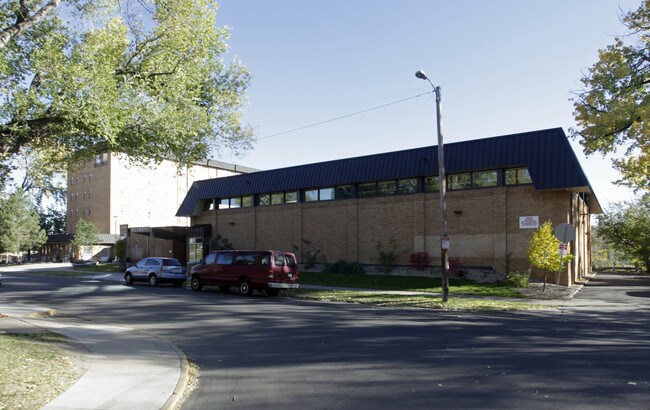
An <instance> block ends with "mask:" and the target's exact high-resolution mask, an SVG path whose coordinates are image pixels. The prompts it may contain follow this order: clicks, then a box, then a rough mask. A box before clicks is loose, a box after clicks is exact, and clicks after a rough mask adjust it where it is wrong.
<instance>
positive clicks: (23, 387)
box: [0, 333, 80, 410]
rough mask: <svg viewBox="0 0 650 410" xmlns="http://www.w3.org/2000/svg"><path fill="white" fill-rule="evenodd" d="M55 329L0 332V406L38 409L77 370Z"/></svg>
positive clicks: (64, 387) (67, 383) (64, 386)
mask: <svg viewBox="0 0 650 410" xmlns="http://www.w3.org/2000/svg"><path fill="white" fill-rule="evenodd" d="M67 342H68V340H67V339H66V338H65V337H64V336H61V335H58V334H55V333H29V334H0V374H2V377H0V409H1V410H4V409H40V408H41V407H43V406H44V405H45V404H47V403H48V402H50V401H52V400H53V399H55V398H56V397H58V396H59V395H60V394H61V393H63V392H64V391H66V390H67V389H68V388H69V387H70V386H72V384H73V383H74V382H75V381H76V380H77V379H78V378H79V376H80V374H79V372H78V370H77V367H76V366H75V364H74V363H73V360H72V359H71V358H70V356H69V355H68V354H66V353H65V351H64V350H63V349H62V346H65V345H66V344H67Z"/></svg>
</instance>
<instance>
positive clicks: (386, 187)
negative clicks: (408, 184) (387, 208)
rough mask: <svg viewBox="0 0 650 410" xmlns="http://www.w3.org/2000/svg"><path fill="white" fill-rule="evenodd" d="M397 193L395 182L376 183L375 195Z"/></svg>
mask: <svg viewBox="0 0 650 410" xmlns="http://www.w3.org/2000/svg"><path fill="white" fill-rule="evenodd" d="M396 191H397V181H381V182H377V193H378V194H379V195H394V194H395V192H396Z"/></svg>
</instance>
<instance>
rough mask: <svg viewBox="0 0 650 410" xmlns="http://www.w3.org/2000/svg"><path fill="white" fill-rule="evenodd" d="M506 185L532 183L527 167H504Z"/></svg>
mask: <svg viewBox="0 0 650 410" xmlns="http://www.w3.org/2000/svg"><path fill="white" fill-rule="evenodd" d="M505 180H506V185H522V184H532V183H533V180H532V178H531V177H530V173H528V169H527V168H511V169H506V175H505Z"/></svg>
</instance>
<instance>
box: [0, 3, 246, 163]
mask: <svg viewBox="0 0 650 410" xmlns="http://www.w3.org/2000/svg"><path fill="white" fill-rule="evenodd" d="M217 8H218V6H217V4H216V3H215V1H214V0H95V1H93V0H67V1H66V0H31V1H27V0H22V1H16V0H0V89H2V99H1V100H0V164H1V165H2V167H0V168H1V169H2V171H4V172H6V171H7V169H8V167H10V164H11V162H12V161H13V160H15V156H16V155H18V154H19V152H20V150H21V149H23V148H25V147H28V148H30V149H32V150H34V151H37V152H39V153H41V155H44V156H45V158H46V159H47V163H49V164H59V165H61V167H60V169H65V165H66V164H68V163H75V162H76V161H78V160H80V159H86V158H88V157H90V156H92V155H94V154H101V153H104V152H109V151H111V152H122V153H125V154H127V155H129V157H130V158H131V159H132V160H134V161H148V160H151V161H155V162H160V161H161V160H163V159H170V160H174V161H177V162H179V163H180V164H187V163H189V162H192V161H195V160H197V159H203V158H206V157H208V154H209V152H211V150H212V151H214V150H216V151H218V150H220V149H223V148H231V149H235V150H236V149H241V148H247V147H248V146H249V144H250V142H251V139H252V132H251V130H250V128H249V127H245V126H243V125H242V124H241V107H242V105H243V103H244V92H245V90H246V89H247V87H248V85H249V81H250V78H249V74H248V71H247V69H246V68H245V67H244V66H243V65H242V64H241V63H239V62H237V61H233V62H232V63H231V64H224V63H223V61H222V56H223V54H224V53H225V52H226V50H227V45H226V40H227V39H228V37H229V31H228V29H227V28H220V27H217V26H216V11H217Z"/></svg>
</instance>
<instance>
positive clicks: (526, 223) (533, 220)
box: [519, 216, 539, 229]
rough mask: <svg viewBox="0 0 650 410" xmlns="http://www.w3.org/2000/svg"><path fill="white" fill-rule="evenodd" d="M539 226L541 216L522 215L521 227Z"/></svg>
mask: <svg viewBox="0 0 650 410" xmlns="http://www.w3.org/2000/svg"><path fill="white" fill-rule="evenodd" d="M537 228H539V216H520V217H519V229H537Z"/></svg>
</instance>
